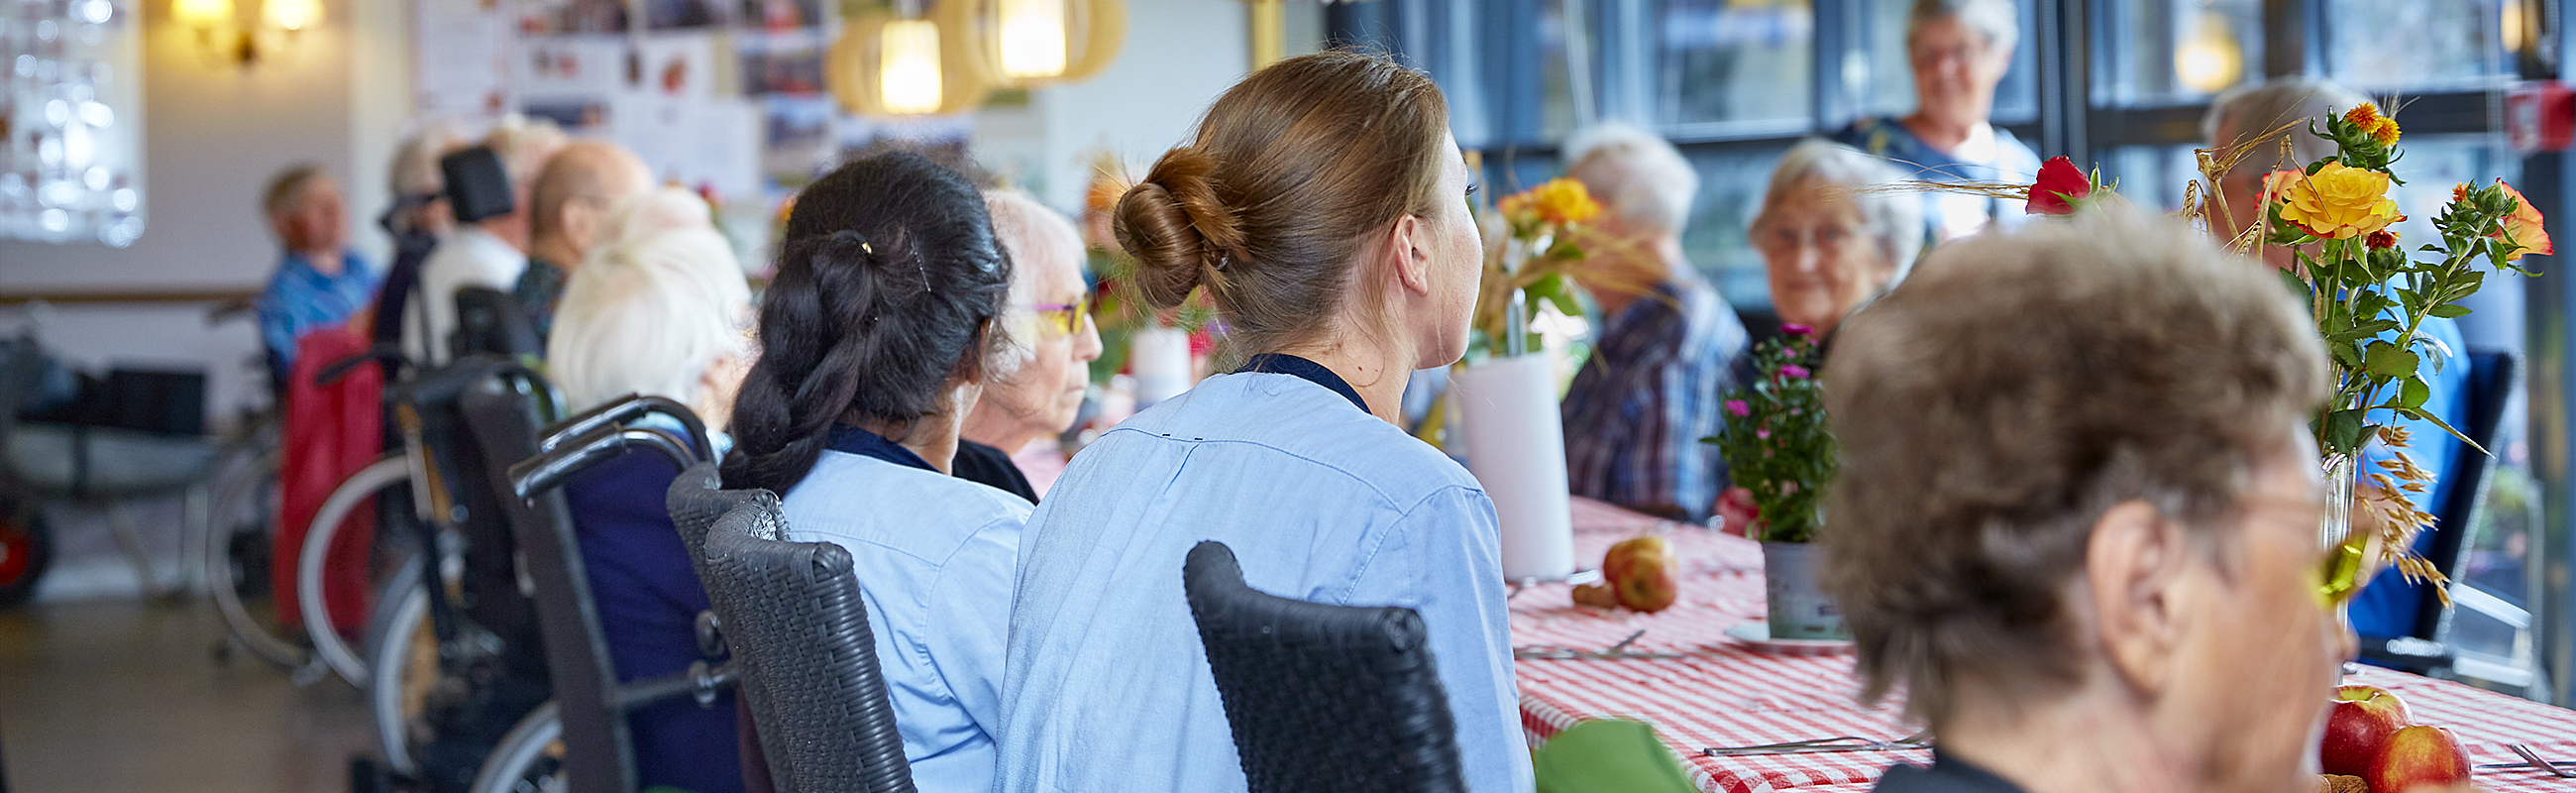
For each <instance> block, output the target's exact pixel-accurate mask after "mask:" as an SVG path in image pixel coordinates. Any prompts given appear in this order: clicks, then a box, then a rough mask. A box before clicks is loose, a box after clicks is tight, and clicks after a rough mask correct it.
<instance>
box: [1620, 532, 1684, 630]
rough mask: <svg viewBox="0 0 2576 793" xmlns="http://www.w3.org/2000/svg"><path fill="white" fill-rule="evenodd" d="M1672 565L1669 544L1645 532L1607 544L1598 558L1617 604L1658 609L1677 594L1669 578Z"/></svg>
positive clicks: (1671, 600) (1673, 571)
mask: <svg viewBox="0 0 2576 793" xmlns="http://www.w3.org/2000/svg"><path fill="white" fill-rule="evenodd" d="M1676 567H1677V565H1675V564H1673V552H1672V545H1671V544H1669V543H1666V542H1664V538H1662V537H1657V536H1654V535H1647V536H1644V537H1637V538H1634V539H1630V540H1626V541H1624V542H1621V543H1619V544H1617V545H1613V546H1610V552H1609V553H1608V554H1605V555H1603V556H1602V559H1601V576H1602V578H1603V579H1605V580H1606V581H1607V582H1608V583H1609V584H1610V591H1611V594H1613V595H1616V596H1618V600H1619V605H1622V606H1626V607H1628V608H1632V609H1636V610H1638V611H1650V612H1651V611H1662V610H1664V609H1665V608H1666V607H1668V606H1671V605H1672V604H1673V599H1674V598H1675V597H1676V596H1678V595H1679V594H1680V593H1679V592H1678V591H1676V589H1677V587H1676V586H1675V582H1674V580H1673V579H1674V573H1676V572H1678V571H1677V570H1676V569H1675V568H1676Z"/></svg>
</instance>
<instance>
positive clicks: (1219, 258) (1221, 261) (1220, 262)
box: [1216, 253, 1234, 272]
mask: <svg viewBox="0 0 2576 793" xmlns="http://www.w3.org/2000/svg"><path fill="white" fill-rule="evenodd" d="M1233 261H1234V254H1231V253H1220V254H1217V255H1216V269H1217V272H1224V271H1225V266H1226V265H1227V264H1229V263H1231V262H1233Z"/></svg>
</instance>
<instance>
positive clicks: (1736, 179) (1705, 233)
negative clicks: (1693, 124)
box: [1682, 140, 1795, 308]
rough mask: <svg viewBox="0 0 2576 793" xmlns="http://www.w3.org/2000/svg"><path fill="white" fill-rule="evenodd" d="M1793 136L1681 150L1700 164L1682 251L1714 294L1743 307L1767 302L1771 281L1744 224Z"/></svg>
mask: <svg viewBox="0 0 2576 793" xmlns="http://www.w3.org/2000/svg"><path fill="white" fill-rule="evenodd" d="M1794 142H1795V141H1794V140H1792V141H1762V142H1754V143H1738V144H1726V145H1712V146H1693V147H1690V148H1689V149H1688V150H1686V151H1684V156H1687V157H1689V158H1690V161H1691V166H1692V167H1694V168H1696V169H1698V170H1699V198H1698V199H1696V200H1694V201H1692V202H1691V219H1690V229H1689V231H1687V232H1685V233H1684V234H1683V236H1682V255H1683V256H1685V257H1687V258H1689V259H1690V261H1691V264H1692V265H1694V266H1696V267H1698V268H1699V270H1700V273H1701V274H1702V275H1705V276H1707V277H1708V280H1709V283H1711V284H1715V285H1716V286H1717V291H1718V294H1721V295H1725V296H1726V299H1727V301H1728V302H1731V303H1734V304H1735V305H1737V306H1741V307H1747V308H1751V307H1768V306H1769V305H1771V284H1770V282H1769V280H1767V276H1765V275H1764V273H1763V270H1762V257H1761V255H1760V254H1757V253H1755V252H1754V251H1753V243H1752V240H1751V239H1749V238H1748V237H1747V236H1746V235H1747V229H1748V228H1750V227H1751V226H1752V225H1753V215H1754V214H1755V213H1758V212H1760V211H1762V193H1763V191H1765V190H1767V189H1769V188H1770V186H1771V169H1772V167H1773V166H1776V165H1778V164H1779V162H1780V155H1781V153H1783V152H1786V151H1788V150H1789V146H1791V145H1792V144H1793V143H1794Z"/></svg>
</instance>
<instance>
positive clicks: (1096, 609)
mask: <svg viewBox="0 0 2576 793" xmlns="http://www.w3.org/2000/svg"><path fill="white" fill-rule="evenodd" d="M1448 128H1449V119H1448V109H1447V105H1446V104H1445V103H1444V101H1443V100H1442V99H1441V95H1440V89H1439V88H1437V87H1434V86H1433V85H1432V83H1431V80H1430V78H1428V77H1424V76H1423V75H1421V74H1420V73H1417V72H1414V71H1411V70H1408V69H1405V68H1404V67H1401V66H1398V65H1396V64H1394V63H1393V62H1390V61H1387V60H1385V59H1383V58H1379V57H1375V56H1369V55H1362V54H1357V53H1350V52H1327V53H1322V54H1317V55H1307V56H1302V57H1298V58H1291V59H1289V60H1285V61H1281V62H1279V63H1276V64H1273V65H1271V66H1268V67H1265V68H1263V69H1262V70H1261V71H1259V72H1257V73H1255V74H1253V75H1252V76H1251V77H1250V78H1247V79H1245V80H1244V81H1243V82H1242V83H1241V84H1238V85H1236V86H1235V87H1234V88H1232V89H1230V90H1228V91H1226V93H1225V95H1224V96H1222V97H1220V98H1218V99H1217V100H1216V104H1215V105H1214V106H1212V107H1210V108H1209V109H1208V112H1207V116H1206V118H1205V119H1204V120H1203V121H1202V122H1201V123H1200V126H1199V130H1198V135H1197V139H1196V140H1194V141H1192V142H1191V143H1190V144H1189V145H1186V146H1183V147H1181V148H1177V149H1173V150H1171V151H1170V152H1169V153H1166V154H1164V155H1163V157H1162V159H1161V160H1160V161H1158V162H1156V163H1155V164H1154V167H1153V169H1152V170H1151V171H1150V172H1148V173H1147V174H1146V175H1145V178H1144V180H1143V181H1141V182H1139V183H1138V184H1137V185H1136V186H1135V187H1134V188H1132V189H1130V190H1128V191H1127V194H1126V196H1125V197H1124V198H1122V199H1120V200H1119V202H1118V209H1117V218H1116V222H1115V225H1116V229H1117V234H1118V238H1119V241H1120V243H1121V244H1122V245H1123V247H1125V248H1126V249H1127V250H1128V251H1129V252H1132V253H1134V254H1135V255H1136V258H1137V272H1138V281H1139V285H1140V287H1141V288H1142V292H1143V296H1144V298H1145V300H1146V301H1147V302H1149V303H1151V304H1153V305H1155V306H1157V307H1169V306H1173V305H1176V304H1178V303H1180V302H1181V300H1182V299H1183V298H1184V297H1186V296H1187V295H1188V294H1189V293H1190V292H1191V291H1192V290H1194V289H1205V290H1207V292H1208V293H1209V294H1210V295H1212V296H1213V297H1214V298H1215V301H1216V305H1217V309H1218V311H1219V312H1220V313H1221V315H1222V317H1223V321H1224V323H1225V326H1226V328H1227V329H1228V333H1229V334H1230V335H1229V339H1228V342H1229V343H1230V344H1232V345H1234V346H1235V349H1236V351H1238V352H1241V353H1248V354H1250V355H1249V359H1248V360H1246V361H1245V362H1244V363H1243V365H1242V366H1241V367H1240V368H1237V369H1236V370H1235V371H1234V372H1233V373H1232V374H1222V375H1217V376H1215V377H1210V378H1208V379H1207V380H1206V381H1204V382H1201V383H1199V385H1198V387H1197V388H1195V389H1193V390H1191V391H1189V392H1188V393H1185V394H1182V395H1181V396H1178V397H1175V398H1173V399H1170V400H1167V401H1164V402H1162V403H1160V404H1157V405H1155V406H1154V407H1152V408H1150V409H1147V410H1146V411H1145V412H1143V413H1139V414H1137V415H1136V416H1135V417H1134V418H1131V419H1128V420H1127V421H1126V422H1125V423H1122V424H1120V425H1118V427H1116V428H1115V429H1112V430H1110V431H1109V432H1107V433H1103V434H1102V435H1101V437H1100V440H1099V441H1098V442H1096V443H1093V444H1092V445H1090V446H1088V447H1085V448H1084V449H1083V451H1082V453H1081V454H1080V455H1077V456H1075V457H1074V459H1073V463H1072V465H1071V466H1069V467H1068V468H1067V469H1066V471H1065V474H1064V478H1062V479H1059V480H1057V481H1056V484H1055V487H1054V488H1053V489H1051V490H1049V491H1047V497H1046V501H1045V503H1043V504H1041V505H1040V506H1039V507H1038V512H1037V513H1036V514H1035V515H1034V516H1032V517H1031V518H1030V522H1029V534H1028V536H1027V538H1026V545H1025V552H1024V553H1022V554H1021V556H1020V558H1021V567H1020V590H1019V598H1018V601H1017V602H1016V603H1015V604H1014V606H1013V611H1012V614H1011V658H1010V663H1009V675H1010V679H1009V682H1008V683H1007V684H1006V685H1005V686H1004V689H1003V694H1002V697H1003V699H1002V731H1001V734H1000V738H1001V740H1002V746H1001V767H1000V769H999V771H998V774H999V775H1000V777H1001V779H1000V785H999V787H998V788H997V789H998V790H1000V791H1003V792H1004V793H1022V792H1024V791H1046V792H1047V793H1054V792H1055V791H1094V790H1117V791H1229V790H1232V791H1240V790H1244V789H1245V787H1246V783H1245V779H1244V771H1243V766H1242V764H1241V763H1240V762H1239V761H1238V759H1237V757H1236V754H1235V747H1234V739H1233V736H1232V732H1231V731H1230V729H1229V728H1228V726H1227V723H1226V714H1225V708H1224V706H1223V704H1222V703H1221V702H1220V701H1219V698H1218V696H1217V690H1216V681H1215V679H1214V677H1213V675H1212V673H1211V672H1210V671H1209V669H1208V664H1207V661H1206V660H1204V659H1203V658H1202V657H1201V656H1202V651H1201V649H1200V644H1199V637H1198V629H1197V627H1196V626H1195V624H1194V623H1192V621H1191V619H1190V610H1189V606H1188V605H1187V603H1186V602H1185V601H1184V599H1183V597H1182V593H1181V586H1180V572H1181V561H1182V559H1183V557H1185V556H1186V555H1188V553H1189V550H1190V548H1191V547H1192V546H1194V545H1196V544H1197V543H1198V542H1199V541H1201V540H1210V539H1213V540H1217V541H1220V542H1223V543H1225V544H1226V545H1228V546H1230V547H1232V548H1233V550H1234V552H1235V555H1236V557H1237V558H1238V559H1239V560H1240V561H1241V564H1242V566H1243V574H1244V579H1245V581H1246V582H1247V583H1249V584H1250V585H1251V586H1252V587H1253V588H1255V589H1259V590H1261V591H1264V592H1269V593H1273V594H1277V595H1282V596H1286V597H1292V598H1299V599H1303V600H1310V601H1320V602H1324V603H1331V604H1337V605H1353V606H1402V607H1407V608H1411V609H1414V610H1415V611H1417V612H1419V613H1420V614H1421V615H1422V619H1423V622H1424V625H1425V627H1426V628H1427V629H1428V636H1429V639H1430V646H1431V651H1432V656H1433V657H1434V658H1435V659H1436V660H1437V663H1438V665H1439V671H1440V681H1441V684H1442V687H1443V688H1444V689H1445V690H1446V691H1447V694H1448V702H1449V709H1450V714H1451V717H1452V719H1451V720H1452V722H1453V723H1454V724H1455V725H1456V726H1457V744H1458V751H1459V759H1460V761H1461V763H1460V765H1461V767H1462V769H1463V770H1464V777H1465V782H1466V783H1467V787H1468V789H1470V790H1477V791H1512V790H1528V789H1530V786H1531V780H1530V775H1529V773H1530V772H1529V749H1528V745H1527V744H1526V743H1525V742H1524V741H1523V739H1522V737H1521V725H1520V717H1519V710H1518V706H1519V698H1518V696H1517V695H1516V694H1515V693H1514V688H1513V678H1512V652H1511V636H1510V631H1509V626H1508V625H1507V623H1506V620H1505V607H1504V603H1503V581H1502V562H1501V558H1500V556H1499V552H1498V551H1497V550H1496V549H1497V547H1498V543H1499V540H1498V537H1497V531H1496V528H1495V522H1494V506H1493V502H1492V501H1490V500H1488V499H1487V498H1486V496H1485V491H1484V489H1483V488H1481V487H1478V486H1477V484H1476V480H1475V479H1474V478H1473V477H1470V476H1468V475H1467V471H1466V470H1465V469H1463V468H1460V467H1459V466H1458V464H1457V463H1455V462H1451V461H1450V460H1449V458H1447V457H1444V456H1442V455H1441V454H1440V452H1439V451H1438V450H1436V449H1433V448H1431V447H1430V446H1429V445H1426V444H1424V443H1422V442H1421V441H1417V440H1414V439H1413V438H1412V437H1411V436H1409V435H1406V434H1405V432H1404V429H1403V428H1402V427H1399V426H1397V425H1396V424H1395V423H1394V422H1395V420H1396V418H1397V411H1398V409H1399V406H1398V404H1397V402H1398V400H1399V398H1400V397H1401V396H1402V394H1403V392H1404V383H1405V377H1406V375H1408V374H1411V373H1412V372H1413V370H1416V369H1422V368H1426V367H1434V366H1445V365H1447V364H1449V363H1450V362H1452V361H1456V360H1458V355H1459V353H1460V352H1462V351H1463V350H1465V349H1466V342H1467V313H1468V309H1469V307H1470V304H1471V303H1472V302H1473V300H1474V298H1475V294H1476V275H1477V260H1478V255H1479V252H1480V248H1479V246H1478V245H1477V242H1476V229H1475V225H1474V224H1473V223H1472V222H1471V221H1470V220H1469V219H1468V214H1467V194H1468V192H1469V190H1470V182H1469V178H1468V171H1467V166H1466V163H1465V162H1464V161H1463V160H1462V159H1461V158H1460V157H1459V154H1458V144H1457V143H1456V142H1455V141H1454V140H1452V139H1451V138H1450V137H1449V132H1448ZM798 208H799V209H802V208H803V207H802V206H801V205H800V206H799V207H798Z"/></svg>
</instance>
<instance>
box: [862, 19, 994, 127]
mask: <svg viewBox="0 0 2576 793" xmlns="http://www.w3.org/2000/svg"><path fill="white" fill-rule="evenodd" d="M961 38H962V35H961V29H960V28H959V27H958V26H955V25H948V24H942V23H941V22H940V21H938V20H934V19H929V18H923V17H921V16H919V15H918V14H906V15H902V16H897V15H896V14H895V13H892V12H890V11H888V10H875V11H867V12H863V13H859V14H855V15H851V16H848V17H845V18H844V19H843V20H842V22H841V38H840V39H839V40H838V41H834V42H833V43H832V49H831V51H830V52H829V53H826V54H825V56H824V64H823V69H824V74H823V81H824V83H825V84H826V85H827V86H829V87H830V88H831V91H832V97H833V98H834V99H836V100H839V102H840V105H841V107H842V108H843V109H845V110H848V111H849V112H851V113H852V114H855V115H861V116H872V117H878V118H884V117H890V116H892V117H901V116H928V115H942V114H948V113H958V112H963V111H966V110H970V109H973V108H974V107H975V106H976V105H978V104H982V103H983V101H984V94H985V93H986V92H987V91H988V90H989V83H987V82H986V81H985V79H984V76H983V75H982V74H981V73H980V72H979V71H978V70H977V69H976V68H975V67H974V66H973V65H972V64H970V63H968V62H967V60H966V57H967V54H966V53H967V49H968V48H967V47H966V46H965V43H964V42H963V41H962V40H961Z"/></svg>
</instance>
